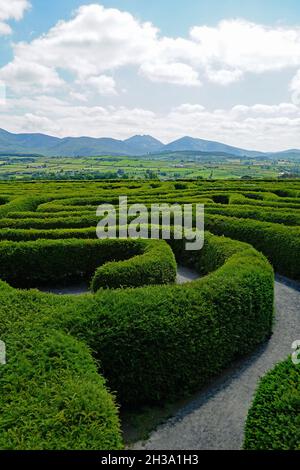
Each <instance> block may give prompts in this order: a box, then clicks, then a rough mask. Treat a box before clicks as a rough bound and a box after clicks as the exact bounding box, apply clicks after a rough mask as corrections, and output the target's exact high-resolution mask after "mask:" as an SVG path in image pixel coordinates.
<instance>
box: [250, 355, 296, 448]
mask: <svg viewBox="0 0 300 470" xmlns="http://www.w3.org/2000/svg"><path fill="white" fill-rule="evenodd" d="M244 447H245V449H249V450H300V366H299V365H295V364H293V363H292V361H291V359H290V358H289V359H287V360H286V361H285V362H283V363H281V364H278V365H277V366H276V367H275V369H274V370H272V371H271V372H269V373H268V374H266V375H265V377H263V379H262V380H261V381H260V384H259V387H258V390H257V393H256V395H255V399H254V402H253V405H252V407H251V409H250V411H249V414H248V419H247V424H246V434H245V444H244Z"/></svg>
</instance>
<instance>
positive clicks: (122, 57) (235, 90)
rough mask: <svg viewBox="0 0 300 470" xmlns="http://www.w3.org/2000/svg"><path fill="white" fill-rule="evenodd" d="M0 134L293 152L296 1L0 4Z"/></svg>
mask: <svg viewBox="0 0 300 470" xmlns="http://www.w3.org/2000/svg"><path fill="white" fill-rule="evenodd" d="M0 128H4V129H6V130H8V131H10V132H42V133H46V134H50V135H55V136H59V137H65V136H82V135H85V136H92V137H114V138H118V139H126V138H128V137H130V136H132V135H135V134H151V135H153V136H154V137H156V138H158V139H160V140H161V141H163V142H165V143H167V142H170V141H172V140H175V139H177V138H180V137H183V136H185V135H189V136H192V137H197V138H202V139H208V140H216V141H221V142H224V143H226V144H230V145H235V146H238V147H243V148H247V149H255V150H264V151H275V150H284V149H288V148H300V2H299V0H285V1H284V2H283V1H282V0H264V1H262V0H260V1H258V0H251V1H247V0H245V1H243V2H241V1H240V0H239V1H237V0H210V1H204V0H172V1H171V0H163V1H162V0H151V1H149V0H111V1H109V0H101V1H99V2H97V1H90V2H89V1H88V0H86V1H82V0H51V2H49V1H48V0H9V1H8V0H0Z"/></svg>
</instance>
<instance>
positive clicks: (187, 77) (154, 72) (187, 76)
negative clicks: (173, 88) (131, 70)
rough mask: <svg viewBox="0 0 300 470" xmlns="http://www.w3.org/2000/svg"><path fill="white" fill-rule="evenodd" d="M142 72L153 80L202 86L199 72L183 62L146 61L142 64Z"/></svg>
mask: <svg viewBox="0 0 300 470" xmlns="http://www.w3.org/2000/svg"><path fill="white" fill-rule="evenodd" d="M140 71H141V74H142V75H144V76H145V77H147V78H149V79H150V80H151V81H153V82H164V83H171V84H174V85H188V86H201V82H200V80H199V74H198V72H196V70H194V69H193V68H192V67H191V66H189V65H186V64H183V63H179V62H177V63H161V62H158V63H150V62H149V63H146V64H143V65H142V66H141V69H140Z"/></svg>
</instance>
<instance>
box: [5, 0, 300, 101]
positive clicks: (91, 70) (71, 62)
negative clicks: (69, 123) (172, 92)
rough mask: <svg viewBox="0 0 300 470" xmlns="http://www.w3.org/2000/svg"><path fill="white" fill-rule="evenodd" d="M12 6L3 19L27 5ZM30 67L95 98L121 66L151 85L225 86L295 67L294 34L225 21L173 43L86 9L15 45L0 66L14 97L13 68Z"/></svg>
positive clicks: (150, 29) (297, 37)
mask: <svg viewBox="0 0 300 470" xmlns="http://www.w3.org/2000/svg"><path fill="white" fill-rule="evenodd" d="M1 4H3V5H6V0H5V2H4V1H3V0H0V5H1ZM8 4H9V5H10V2H8ZM12 4H14V5H17V4H18V5H19V9H10V10H9V11H8V10H7V11H6V13H3V15H2V19H3V18H4V19H5V18H7V16H8V15H10V17H14V18H19V17H20V16H21V14H23V13H22V12H24V11H25V8H26V5H28V2H27V1H26V0H19V1H17V0H15V1H14V2H12ZM21 6H22V8H21ZM0 11H1V6H0ZM3 11H4V10H3ZM5 15H6V16H5ZM12 15H14V16H12ZM0 21H1V16H0ZM2 28H4V29H5V28H7V25H5V24H4V26H2ZM0 30H1V24H0ZM34 64H36V66H38V67H44V70H48V71H49V75H50V74H52V77H51V79H50V81H52V82H53V83H54V86H56V84H57V83H58V77H59V75H60V74H61V71H62V70H65V71H67V72H68V74H69V76H70V77H71V78H70V79H72V77H73V80H74V82H77V83H78V81H79V82H80V83H81V85H82V86H85V85H86V87H88V86H91V87H93V88H94V89H97V91H98V93H100V92H101V90H103V94H115V93H116V84H114V83H113V78H111V74H112V72H114V71H116V70H117V69H120V68H122V67H135V68H136V69H137V70H138V71H139V74H140V75H141V76H143V77H145V78H147V79H149V80H150V81H152V82H155V83H168V84H172V85H176V86H179V85H180V86H189V87H195V86H200V85H201V82H203V81H205V80H208V81H210V82H212V83H215V84H218V85H222V86H227V85H230V84H232V83H235V82H237V81H239V80H241V79H242V77H243V76H244V75H245V74H246V73H252V74H253V73H256V74H261V73H264V72H267V71H276V70H282V69H284V68H291V67H294V68H295V69H296V68H297V67H300V28H298V27H268V26H264V25H260V24H256V23H252V22H248V21H245V20H242V19H232V20H223V21H221V22H219V23H218V24H217V25H216V26H215V27H208V26H205V25H202V26H194V27H193V28H191V30H190V33H189V35H188V36H187V37H185V38H184V37H177V38H172V37H167V36H163V35H162V34H161V33H160V31H159V30H158V28H156V27H155V26H154V25H153V24H151V23H149V22H141V21H139V20H138V19H136V18H135V17H134V16H133V15H131V14H130V13H128V12H124V11H120V10H118V9H116V8H104V7H103V6H101V5H98V4H90V5H83V6H81V7H80V8H78V9H77V10H76V11H75V13H74V15H73V17H72V18H71V19H69V20H64V21H59V22H58V23H57V24H56V25H55V26H54V27H53V28H51V29H50V30H49V31H48V32H47V33H46V34H44V35H42V36H40V37H38V38H36V39H34V40H33V41H31V42H20V43H17V44H15V45H14V59H13V61H12V62H11V63H10V64H8V65H7V66H6V67H9V75H10V79H11V83H10V84H9V85H10V86H11V87H14V89H15V90H16V91H18V88H21V89H22V88H23V87H22V86H18V84H17V81H22V77H21V76H20V74H19V70H20V68H21V69H22V71H23V72H25V69H26V67H28V68H29V69H30V72H29V74H28V73H25V74H24V78H23V81H26V77H28V75H30V73H32V69H33V65H34ZM6 73H7V69H6V68H4V69H2V70H0V78H2V79H5V74H6ZM14 74H15V76H16V79H14ZM39 75H40V77H41V82H39V81H36V82H35V83H34V87H33V88H34V89H35V90H36V91H37V87H38V85H39V83H41V86H42V87H45V86H48V85H47V83H48V80H47V79H46V80H44V79H43V77H42V76H41V75H42V74H41V73H39ZM105 77H106V78H105ZM27 81H28V80H27ZM45 81H46V84H45ZM55 83H56V84H55ZM74 92H76V90H74Z"/></svg>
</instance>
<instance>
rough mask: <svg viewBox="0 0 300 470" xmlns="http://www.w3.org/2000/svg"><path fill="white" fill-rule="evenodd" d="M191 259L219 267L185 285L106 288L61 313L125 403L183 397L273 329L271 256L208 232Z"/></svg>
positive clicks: (62, 321) (205, 268)
mask: <svg viewBox="0 0 300 470" xmlns="http://www.w3.org/2000/svg"><path fill="white" fill-rule="evenodd" d="M176 243H177V242H176ZM177 251H180V248H179V247H178V245H177ZM191 256H192V257H193V259H192V260H190V261H191V262H192V261H194V262H196V263H197V265H198V266H200V265H201V269H202V271H205V272H209V271H210V270H212V269H216V268H217V271H215V272H214V273H212V274H210V275H209V276H207V277H205V278H202V279H200V280H198V281H195V282H193V283H189V284H187V285H185V286H165V287H161V286H157V287H156V286H154V287H145V288H139V289H135V290H132V289H126V290H117V291H101V293H100V294H96V295H95V296H94V297H90V298H82V299H80V301H78V303H77V307H76V310H75V311H74V309H70V308H69V307H68V306H65V308H62V309H61V310H60V311H59V312H58V317H57V318H56V319H55V322H56V325H57V326H58V325H60V326H59V327H60V328H63V329H64V330H65V331H67V332H72V334H73V335H75V336H77V337H79V338H81V339H83V340H84V341H85V342H86V343H87V344H88V345H89V346H90V347H91V349H92V350H93V351H94V352H95V357H96V358H97V359H99V360H100V361H101V364H102V370H103V373H104V376H105V377H106V378H107V380H108V383H109V386H110V388H111V389H112V390H115V391H117V396H118V400H119V401H120V402H121V403H122V404H126V405H128V404H129V405H137V404H145V403H153V402H162V401H164V400H171V399H175V398H178V397H182V396H183V395H185V394H187V393H190V392H192V391H194V390H196V389H198V388H199V387H201V386H202V385H204V384H205V383H207V381H208V380H209V379H210V378H211V377H212V376H214V375H215V374H217V373H218V372H220V371H221V370H222V369H223V368H224V367H225V366H227V365H228V364H229V363H230V362H231V361H232V360H233V359H234V358H236V357H240V356H241V355H243V354H246V353H248V352H250V351H252V350H253V349H254V348H255V347H256V346H257V345H258V344H259V343H261V342H262V341H264V340H265V339H266V338H268V337H269V335H270V334H271V329H272V318H273V295H274V292H273V283H274V279H273V271H272V268H271V266H270V265H269V264H268V262H267V261H266V259H265V258H264V257H263V255H260V254H258V253H257V252H256V251H255V250H254V249H253V248H251V247H249V245H247V244H243V243H239V242H234V241H232V240H228V239H224V238H221V239H220V238H218V237H215V236H213V235H209V234H207V237H206V245H205V247H204V250H203V252H202V251H200V252H195V253H194V255H191ZM198 256H199V259H197V258H198ZM222 263H224V264H223V266H222Z"/></svg>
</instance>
